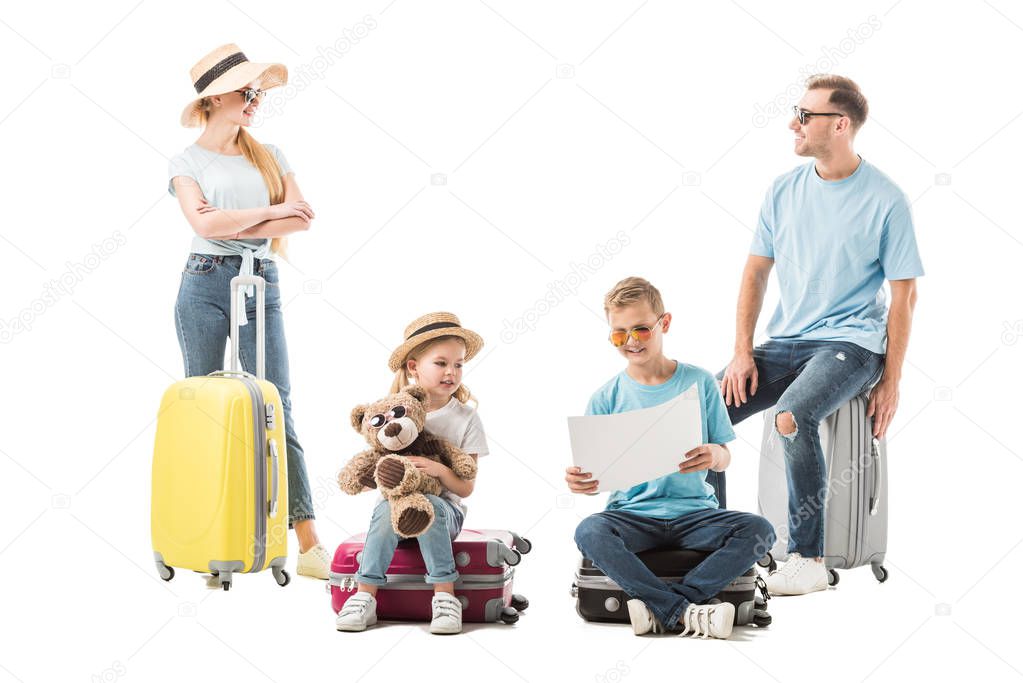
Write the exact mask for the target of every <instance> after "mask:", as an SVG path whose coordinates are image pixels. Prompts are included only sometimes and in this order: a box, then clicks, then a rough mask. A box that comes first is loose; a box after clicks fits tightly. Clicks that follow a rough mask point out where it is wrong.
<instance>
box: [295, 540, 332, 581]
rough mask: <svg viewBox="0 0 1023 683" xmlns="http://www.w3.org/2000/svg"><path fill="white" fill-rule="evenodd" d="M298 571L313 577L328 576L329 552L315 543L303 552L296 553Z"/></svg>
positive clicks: (326, 577)
mask: <svg viewBox="0 0 1023 683" xmlns="http://www.w3.org/2000/svg"><path fill="white" fill-rule="evenodd" d="M298 573H299V574H301V575H302V576H311V577H313V578H314V579H324V580H326V579H329V578H330V553H328V552H327V549H326V548H324V547H323V546H322V545H320V544H319V543H317V544H316V545H314V546H313V547H312V548H310V549H309V550H307V551H305V552H304V553H299V554H298Z"/></svg>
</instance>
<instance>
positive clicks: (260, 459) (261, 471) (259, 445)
mask: <svg viewBox="0 0 1023 683" xmlns="http://www.w3.org/2000/svg"><path fill="white" fill-rule="evenodd" d="M237 379H239V380H240V381H242V382H243V383H244V384H245V386H246V387H247V388H248V390H249V396H250V397H251V398H252V417H253V420H252V421H253V432H254V434H253V439H254V440H255V443H254V448H253V450H254V451H255V452H254V455H253V458H254V463H253V465H254V468H253V469H254V472H253V476H254V477H255V479H256V505H255V508H256V510H255V515H256V525H255V539H254V543H253V557H252V567H251V568H250V569H249V572H258V571H262V570H263V565H264V564H265V563H266V514H267V506H266V404H265V403H263V391H262V390H261V389H260V388H259V384H258V383H257V382H256V381H255V380H253V379H252V378H251V377H248V376H245V375H239V376H238V377H237Z"/></svg>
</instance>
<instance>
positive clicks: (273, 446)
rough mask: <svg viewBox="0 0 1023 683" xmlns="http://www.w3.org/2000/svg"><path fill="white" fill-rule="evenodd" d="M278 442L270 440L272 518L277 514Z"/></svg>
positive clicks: (270, 507) (270, 510) (270, 509)
mask: <svg viewBox="0 0 1023 683" xmlns="http://www.w3.org/2000/svg"><path fill="white" fill-rule="evenodd" d="M278 465H279V463H278V458H277V440H276V439H270V505H269V514H270V516H271V517H273V516H274V515H276V514H277V496H278V486H279V482H278V480H277V468H278Z"/></svg>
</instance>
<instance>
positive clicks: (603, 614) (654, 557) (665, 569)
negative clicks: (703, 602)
mask: <svg viewBox="0 0 1023 683" xmlns="http://www.w3.org/2000/svg"><path fill="white" fill-rule="evenodd" d="M707 555H708V553H705V552H699V551H695V550H683V549H664V550H648V551H646V552H642V553H638V554H637V556H638V557H639V559H641V560H642V561H643V564H645V565H646V566H647V567H649V568H650V569H651V570H652V571H653V572H654V574H656V575H657V576H658V577H659V578H660V579H661V580H662V581H664V582H665V583H674V582H677V581H679V580H681V578H682V577H684V576H685V575H686V573H687V572H689V571H691V570H692V569H693V568H694V567H696V566H697V565H698V564H699V563H700V562H702V561H703V560H704V559H705V558H706V557H707ZM572 597H574V598H575V599H576V602H575V610H576V612H578V613H579V616H581V617H582V618H583V619H585V620H586V621H601V622H613V623H628V621H629V610H628V608H627V607H626V605H625V603H626V602H627V601H628V600H629V596H628V595H626V594H625V591H623V590H622V589H621V588H620V587H619V586H618V584H617V583H615V582H614V581H612V580H611V579H609V578H608V577H607V576H606V575H605V574H604V572H602V571H601V570H600V569H598V568H597V567H594V566H593V563H592V562H590V560H588V559H587V558H585V557H584V558H582V560H581V562H580V563H579V568H578V569H577V570H576V575H575V583H573V584H572ZM769 599H770V595H769V594H768V592H767V584H765V583H764V580H763V579H762V578H760V575H759V574H757V572H756V570H755V569H754V568H752V567H751V568H750V569H749V570H748V571H747V572H746V573H745V574H743V575H742V576H739V577H737V578H736V579H735V580H734V581H732V582H731V583H730V584H729V585H727V586H725V589H724V590H722V591H721V592H720V593H718V594H717V596H716V597H715V598H714V599H713V600H711V602H713V601H714V600H717V601H721V602H730V603H732V604H733V605H735V625H736V626H746V625H748V624H753V625H754V626H761V627H764V626H768V625H769V624H770V623H771V615H770V614H769V613H768V611H767V601H768V600H769Z"/></svg>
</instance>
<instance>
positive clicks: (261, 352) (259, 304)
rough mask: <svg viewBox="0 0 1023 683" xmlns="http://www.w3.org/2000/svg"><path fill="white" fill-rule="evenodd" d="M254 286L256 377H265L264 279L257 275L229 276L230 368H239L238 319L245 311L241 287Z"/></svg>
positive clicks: (240, 367)
mask: <svg viewBox="0 0 1023 683" xmlns="http://www.w3.org/2000/svg"><path fill="white" fill-rule="evenodd" d="M250 285H252V286H254V287H255V288H256V377H258V378H259V379H265V378H266V310H265V309H266V280H264V279H263V278H261V277H260V276H258V275H236V276H234V277H233V278H231V369H232V370H241V369H242V366H241V359H240V358H239V355H238V347H239V339H238V337H239V336H240V335H239V334H238V321H239V320H241V316H242V315H244V313H245V311H244V310H243V309H242V306H244V305H245V298H244V297H243V296H241V295H240V290H241V288H242V287H248V286H250Z"/></svg>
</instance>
